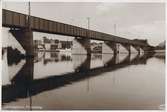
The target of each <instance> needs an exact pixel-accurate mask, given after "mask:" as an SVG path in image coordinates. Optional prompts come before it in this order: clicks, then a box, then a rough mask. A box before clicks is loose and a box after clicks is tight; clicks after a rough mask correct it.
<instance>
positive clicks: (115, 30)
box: [114, 24, 117, 35]
mask: <svg viewBox="0 0 167 112" xmlns="http://www.w3.org/2000/svg"><path fill="white" fill-rule="evenodd" d="M116 28H117V26H116V24H114V33H115V35H116V34H117V31H116Z"/></svg>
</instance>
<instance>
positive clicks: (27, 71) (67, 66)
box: [2, 52, 165, 110]
mask: <svg viewBox="0 0 167 112" xmlns="http://www.w3.org/2000/svg"><path fill="white" fill-rule="evenodd" d="M6 55H7V54H6V53H4V55H3V59H2V67H3V68H2V109H4V110H15V109H16V110H22V109H23V110H34V109H37V110H40V109H42V110H55V109H113V110H114V109H116V110H118V109H119V110H123V109H126V110H127V109H130V110H132V109H135V110H136V109H140V110H141V109H144V110H145V109H151V110H152V109H164V108H165V107H164V104H165V59H164V58H157V57H154V56H150V55H138V54H131V56H128V55H127V54H119V55H117V56H113V55H112V54H92V55H91V56H86V55H72V54H71V53H70V52H59V53H56V52H37V53H36V55H35V58H34V60H32V59H22V60H20V61H19V62H17V63H15V62H13V63H10V65H9V64H7V63H8V62H7V56H6Z"/></svg>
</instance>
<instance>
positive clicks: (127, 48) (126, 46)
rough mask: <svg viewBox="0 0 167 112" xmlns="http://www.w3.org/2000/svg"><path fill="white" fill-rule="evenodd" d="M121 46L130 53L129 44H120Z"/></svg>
mask: <svg viewBox="0 0 167 112" xmlns="http://www.w3.org/2000/svg"><path fill="white" fill-rule="evenodd" d="M122 46H123V47H124V48H125V49H126V50H127V51H128V54H129V55H130V54H131V49H130V46H131V45H130V44H122Z"/></svg>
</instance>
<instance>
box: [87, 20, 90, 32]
mask: <svg viewBox="0 0 167 112" xmlns="http://www.w3.org/2000/svg"><path fill="white" fill-rule="evenodd" d="M87 20H88V30H89V29H90V17H87Z"/></svg>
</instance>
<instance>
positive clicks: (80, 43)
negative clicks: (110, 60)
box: [72, 37, 91, 55]
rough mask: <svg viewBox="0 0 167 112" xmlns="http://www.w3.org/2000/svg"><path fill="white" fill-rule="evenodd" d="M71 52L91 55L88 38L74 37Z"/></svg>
mask: <svg viewBox="0 0 167 112" xmlns="http://www.w3.org/2000/svg"><path fill="white" fill-rule="evenodd" d="M72 54H79V55H83V54H84V55H91V46H90V39H86V38H80V37H75V39H74V40H73V49H72Z"/></svg>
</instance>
